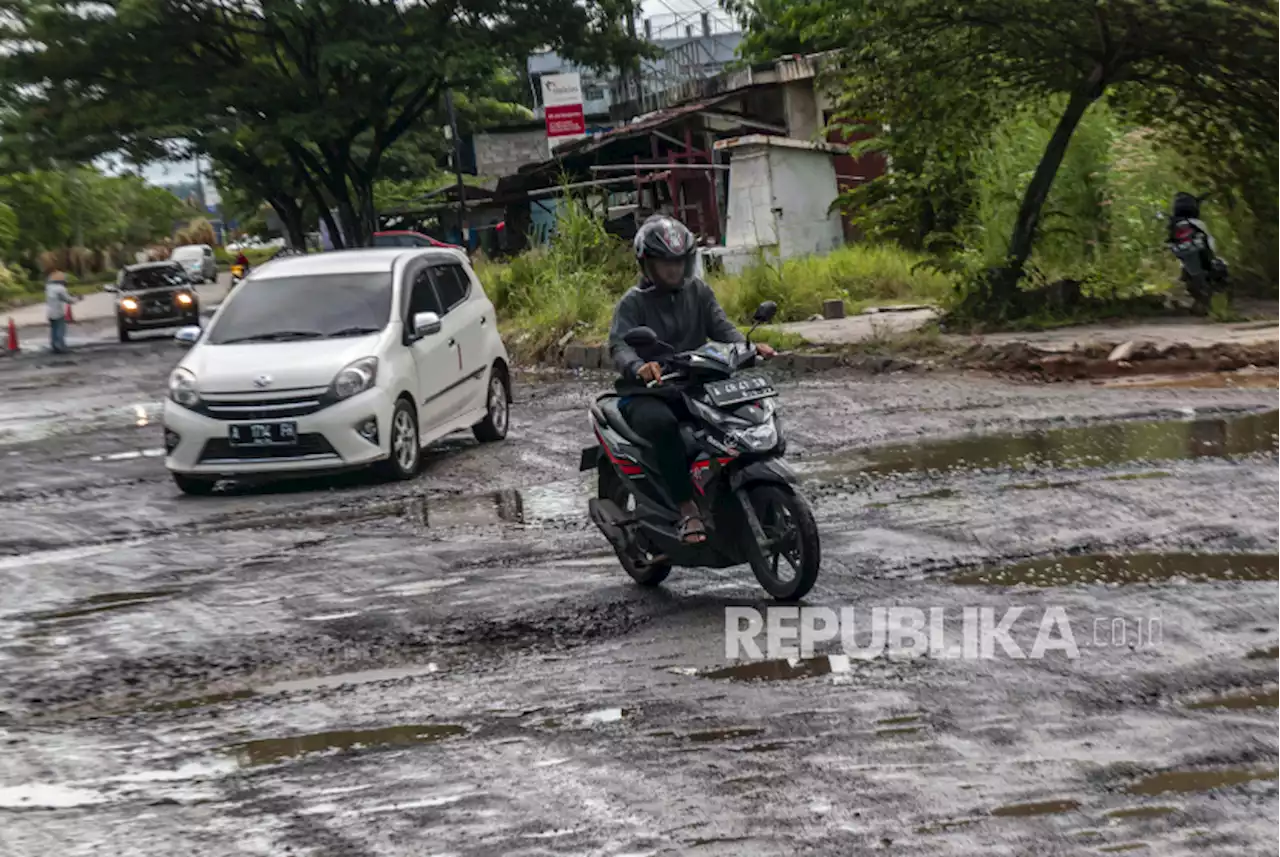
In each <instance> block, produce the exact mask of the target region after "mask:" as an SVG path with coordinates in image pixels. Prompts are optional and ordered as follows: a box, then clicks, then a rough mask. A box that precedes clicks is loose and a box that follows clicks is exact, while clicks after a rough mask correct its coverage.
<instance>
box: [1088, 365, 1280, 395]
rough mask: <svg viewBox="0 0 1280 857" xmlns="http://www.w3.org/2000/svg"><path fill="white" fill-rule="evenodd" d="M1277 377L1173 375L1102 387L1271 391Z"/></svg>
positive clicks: (1123, 380)
mask: <svg viewBox="0 0 1280 857" xmlns="http://www.w3.org/2000/svg"><path fill="white" fill-rule="evenodd" d="M1278 380H1280V376H1277V374H1276V372H1275V371H1274V370H1272V371H1263V372H1247V371H1242V372H1205V373H1202V374H1196V375H1175V376H1166V377H1145V378H1117V379H1115V380H1112V381H1108V382H1106V383H1105V384H1103V385H1102V386H1104V387H1126V388H1136V389H1152V388H1165V387H1174V388H1178V389H1189V390H1194V389H1228V390H1237V389H1271V390H1274V389H1275V388H1276V383H1277V381H1278Z"/></svg>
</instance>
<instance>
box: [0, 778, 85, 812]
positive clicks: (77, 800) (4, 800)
mask: <svg viewBox="0 0 1280 857" xmlns="http://www.w3.org/2000/svg"><path fill="white" fill-rule="evenodd" d="M104 800H106V797H105V796H104V795H102V794H101V793H99V792H96V791H94V790H93V789H82V788H74V787H72V786H58V785H39V784H36V785H28V786H0V809H66V808H67V807H73V806H87V805H89V804H95V803H102V802H103V801H104Z"/></svg>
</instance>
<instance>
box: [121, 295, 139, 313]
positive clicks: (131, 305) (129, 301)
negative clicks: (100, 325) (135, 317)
mask: <svg viewBox="0 0 1280 857" xmlns="http://www.w3.org/2000/svg"><path fill="white" fill-rule="evenodd" d="M120 308H121V309H123V310H127V311H129V312H133V311H134V310H135V309H137V308H138V302H137V301H135V300H134V299H133V298H124V299H123V300H121V301H120Z"/></svg>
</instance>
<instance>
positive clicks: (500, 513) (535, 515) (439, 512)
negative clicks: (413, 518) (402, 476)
mask: <svg viewBox="0 0 1280 857" xmlns="http://www.w3.org/2000/svg"><path fill="white" fill-rule="evenodd" d="M584 485H585V483H579V482H577V481H568V480H566V481H561V482H551V483H548V484H546V485H538V486H535V487H531V488H522V489H507V490H503V491H492V492H489V493H487V494H479V495H475V496H466V497H444V498H440V499H433V500H431V501H430V502H429V503H428V504H427V514H426V523H427V526H431V527H465V526H473V527H475V526H487V525H493V524H501V523H509V524H532V523H537V522H540V521H548V520H553V519H561V518H579V517H582V516H583V515H585V514H586V508H587V498H588V497H589V496H590V495H589V494H588V493H587V490H586V488H585V487H584Z"/></svg>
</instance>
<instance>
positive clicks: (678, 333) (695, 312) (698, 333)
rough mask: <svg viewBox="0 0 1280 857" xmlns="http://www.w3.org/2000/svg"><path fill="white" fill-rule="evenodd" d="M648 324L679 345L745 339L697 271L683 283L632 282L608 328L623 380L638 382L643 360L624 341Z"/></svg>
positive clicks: (612, 354)
mask: <svg viewBox="0 0 1280 857" xmlns="http://www.w3.org/2000/svg"><path fill="white" fill-rule="evenodd" d="M642 325H643V326H645V327H649V328H652V329H653V332H654V333H656V334H658V338H659V339H661V340H662V341H663V342H665V343H667V344H668V345H670V346H671V347H672V348H674V349H675V350H676V351H689V350H692V349H694V348H699V347H701V346H702V345H705V344H706V343H707V342H746V340H747V338H746V337H745V336H743V335H742V331H740V330H738V328H736V327H734V325H733V322H731V321H729V318H728V316H726V315H725V314H724V309H722V308H721V306H720V302H719V301H717V300H716V295H715V292H713V291H711V287H710V286H708V285H707V284H706V283H704V282H703V281H702V280H700V279H698V278H697V277H694V278H692V279H690V280H689V281H688V282H686V283H685V284H684V285H683V286H681V287H680V288H678V289H662V288H659V287H657V286H654V285H653V284H651V283H649V282H647V281H646V282H641V283H640V284H639V285H637V286H633V287H632V288H631V289H630V290H629V291H628V292H627V293H626V294H625V295H623V296H622V300H620V301H618V306H617V308H616V309H615V310H614V311H613V324H612V325H611V326H610V328H609V356H610V357H611V358H613V365H614V366H615V367H617V369H618V372H619V373H621V375H622V378H623V380H624V381H629V382H632V383H634V382H635V381H636V380H637V379H636V370H637V369H639V368H640V367H641V366H643V365H644V361H643V360H641V359H640V356H639V355H638V354H636V352H635V349H633V348H632V347H631V346H629V345H627V343H625V342H623V341H622V337H623V336H625V335H626V333H627V331H629V330H631V329H632V328H635V327H640V326H642Z"/></svg>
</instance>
